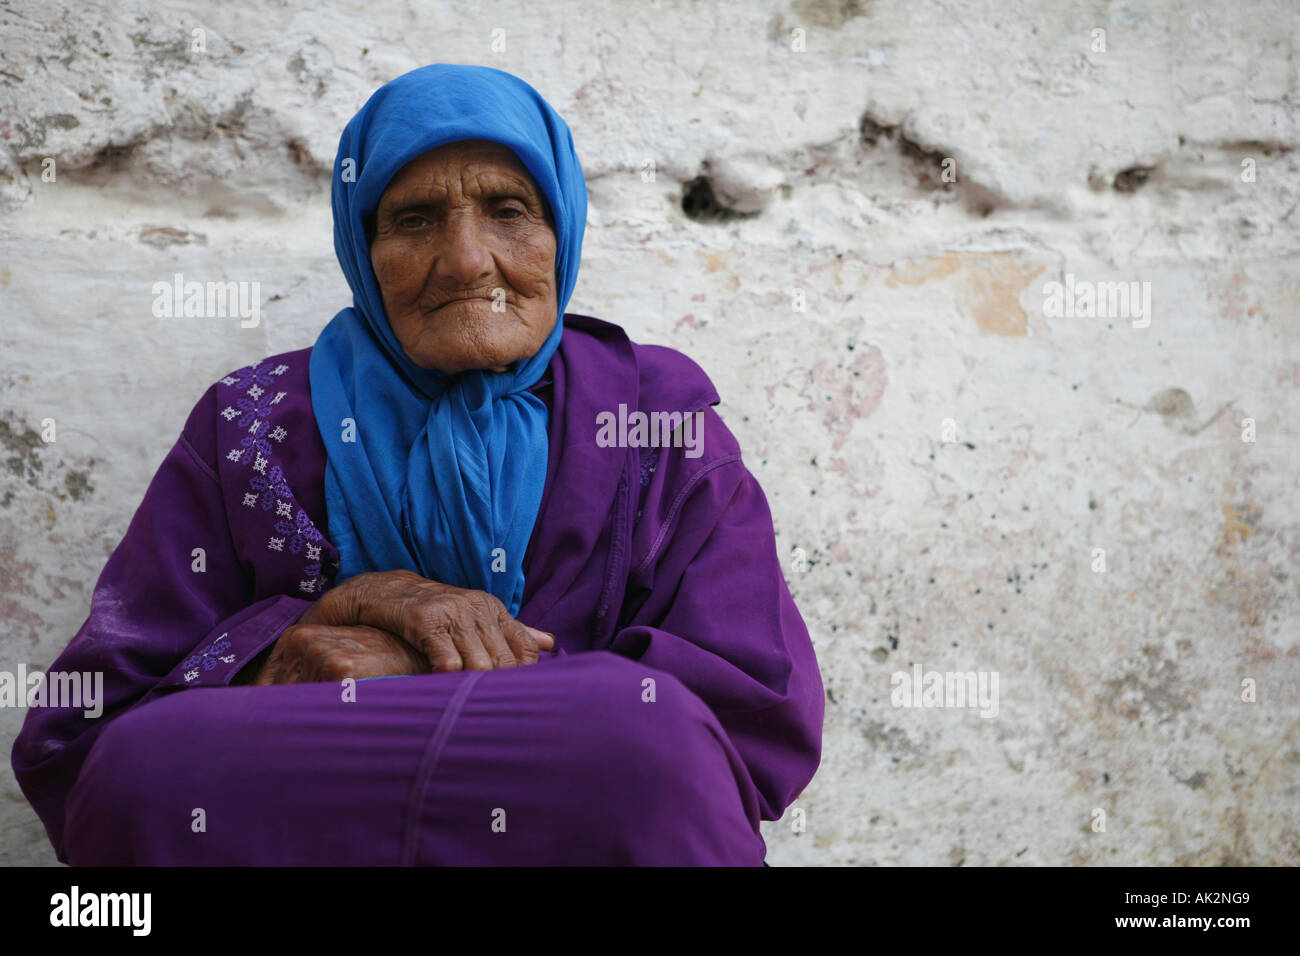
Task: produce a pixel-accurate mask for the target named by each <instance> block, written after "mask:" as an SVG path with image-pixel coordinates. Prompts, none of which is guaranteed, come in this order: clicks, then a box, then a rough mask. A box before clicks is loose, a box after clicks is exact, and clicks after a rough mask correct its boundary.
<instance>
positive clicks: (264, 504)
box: [185, 360, 337, 680]
mask: <svg viewBox="0 0 1300 956" xmlns="http://www.w3.org/2000/svg"><path fill="white" fill-rule="evenodd" d="M288 370H289V366H287V365H277V366H275V367H274V368H271V367H270V366H268V365H266V362H265V360H263V361H261V362H255V363H254V364H252V365H250V366H248V367H247V368H242V369H240V370H239V371H238V372H233V373H232V374H230V375H229V376H227V377H226V378H224V379H222V380H221V381H222V384H223V385H227V386H229V387H230V388H232V389H235V390H243V392H244V394H243V395H241V396H239V397H237V398H234V399H232V401H231V402H230V404H228V405H227V406H226V408H225V409H224V410H223V411H222V413H221V414H222V417H223V418H225V420H226V421H228V422H234V419H235V418H236V417H238V419H239V420H238V422H234V425H235V427H238V428H241V429H244V430H245V434H244V435H243V436H242V437H241V438H240V440H239V447H238V448H233V449H231V450H230V451H229V452H228V453H227V454H226V459H227V460H228V461H231V462H235V463H237V464H240V465H249V466H250V472H251V473H250V474H249V476H248V490H247V491H245V492H244V495H243V499H242V500H243V504H244V506H245V507H248V508H257V507H260V508H261V510H262V511H264V512H267V513H268V514H273V515H274V518H275V520H274V522H273V523H272V525H271V527H270V528H268V529H267V530H268V531H274V534H271V535H268V537H267V538H266V539H265V541H266V545H265V547H266V548H267V550H268V551H272V552H278V553H283V552H284V551H286V550H287V551H288V552H289V553H290V554H303V553H304V552H305V553H306V557H307V563H306V564H305V565H304V566H303V569H302V575H303V577H302V579H301V580H300V581H299V582H298V590H299V591H301V592H302V593H303V594H306V595H314V594H319V593H321V592H322V591H324V590H325V585H326V581H325V578H324V576H323V575H322V563H323V561H322V550H323V548H324V544H325V537H324V535H322V534H321V533H320V531H319V530H318V529H317V528H316V526H315V525H314V524H313V523H312V520H311V518H310V517H309V516H308V515H307V512H306V511H304V510H303V509H302V508H300V507H298V503H297V501H296V500H295V498H294V496H293V490H292V489H291V488H290V487H289V483H288V482H287V481H286V480H285V476H284V469H283V468H281V467H280V465H278V464H275V463H274V461H275V446H276V445H278V444H280V443H282V442H283V441H284V440H285V439H286V438H288V437H289V432H288V430H287V429H285V427H284V426H283V425H281V424H277V423H273V422H272V421H271V417H272V416H273V415H274V413H275V411H276V406H277V405H279V404H280V400H281V399H283V398H285V396H286V395H287V394H288V393H287V392H283V391H280V392H274V393H272V392H271V391H270V390H269V389H268V388H267V386H271V385H274V384H275V379H276V378H277V377H278V376H280V375H283V374H284V373H285V372H287V371H288ZM329 563H330V567H331V568H332V569H333V570H334V571H337V560H336V559H335V558H334V556H333V555H330V562H329ZM198 663H199V662H198V659H197V658H196V659H195V664H196V665H197V664H198ZM186 666H187V667H189V666H190V662H189V661H187V662H186ZM204 666H206V665H204ZM193 673H194V675H195V677H197V676H198V670H197V666H196V667H195V668H194V669H193ZM185 679H186V680H193V679H194V678H192V677H190V676H189V674H188V673H187V674H186V677H185Z"/></svg>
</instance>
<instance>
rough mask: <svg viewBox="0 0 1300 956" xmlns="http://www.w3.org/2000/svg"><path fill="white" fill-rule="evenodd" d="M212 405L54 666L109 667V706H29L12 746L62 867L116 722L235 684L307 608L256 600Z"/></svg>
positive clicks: (176, 454)
mask: <svg viewBox="0 0 1300 956" xmlns="http://www.w3.org/2000/svg"><path fill="white" fill-rule="evenodd" d="M214 402H215V392H214V391H213V390H210V391H209V392H208V393H207V394H206V395H205V396H204V397H203V399H202V400H201V401H200V402H199V404H198V406H196V408H195V409H194V412H193V413H192V414H191V415H190V419H189V422H188V423H187V425H186V427H185V431H184V432H183V433H182V435H181V437H180V439H179V440H178V441H177V443H176V444H175V445H174V446H173V447H172V449H171V451H170V452H169V453H168V454H167V457H166V458H165V459H164V460H163V463H162V465H161V467H159V469H158V472H157V473H156V474H155V475H154V477H153V480H152V481H151V483H150V485H149V488H148V490H147V492H146V493H145V496H144V500H143V502H142V503H141V504H140V507H139V508H138V509H137V511H136V513H135V516H134V517H133V518H132V519H131V523H130V526H129V527H128V528H127V532H126V536H125V537H124V538H123V539H122V542H121V543H120V544H119V545H118V547H117V549H116V550H115V551H114V552H113V554H112V556H111V557H110V558H109V560H108V564H107V566H106V567H105V568H104V571H103V573H102V574H101V575H100V577H99V581H98V582H97V583H96V585H95V590H94V594H93V595H92V597H91V607H90V616H89V617H88V618H87V620H86V622H85V624H83V625H82V627H81V630H79V631H78V632H77V634H76V636H75V637H74V638H73V639H72V642H71V643H70V644H69V645H68V646H67V648H66V649H65V650H64V651H63V653H62V654H60V655H59V657H58V659H57V660H55V661H54V663H53V664H52V665H50V668H49V671H50V672H55V673H72V672H77V673H81V674H83V675H84V674H91V675H94V674H102V675H103V677H102V680H103V684H102V688H103V690H102V695H101V697H100V699H99V700H98V701H97V702H96V703H97V705H98V706H97V709H99V710H100V711H101V712H100V713H99V715H98V716H97V717H87V716H85V712H86V708H85V707H32V708H30V709H29V710H28V712H27V717H26V720H25V721H24V723H23V726H22V730H21V731H20V732H19V734H18V737H17V739H16V740H15V741H14V747H13V754H12V765H13V770H14V775H15V776H16V777H17V779H18V784H19V786H20V787H21V788H22V791H23V793H24V795H26V797H27V799H28V800H29V801H30V802H31V804H32V806H33V807H34V808H35V810H36V813H37V814H38V815H39V816H40V818H41V821H42V822H43V823H44V824H45V830H46V833H47V834H48V835H49V838H50V842H51V843H52V844H53V846H54V849H55V852H56V853H57V854H58V857H59V859H60V860H61V861H64V862H66V859H65V856H64V849H63V826H64V803H65V801H66V799H67V796H68V792H69V791H70V790H71V789H72V786H73V784H74V783H75V782H76V779H77V775H78V773H79V772H80V769H81V765H82V762H83V761H84V760H85V758H86V754H87V753H88V752H89V750H90V748H91V746H92V745H93V744H94V742H95V740H96V739H98V737H99V735H100V733H102V732H103V729H104V727H105V726H106V725H107V724H108V723H109V721H111V720H113V719H114V718H115V717H118V716H119V715H121V714H123V713H125V712H126V711H128V710H130V709H132V708H134V707H139V706H140V705H141V704H144V703H146V702H147V701H150V700H153V699H154V698H155V697H157V696H159V695H160V694H164V693H169V692H174V691H175V690H177V689H179V688H182V687H194V686H201V685H209V686H211V685H223V684H228V683H229V682H230V679H231V677H233V676H234V674H235V673H236V672H237V671H238V670H239V668H240V667H241V666H242V665H243V664H245V663H247V662H248V661H249V660H250V659H251V658H252V657H253V656H255V655H256V654H257V653H258V652H259V651H260V650H261V649H262V648H264V647H265V646H266V645H267V644H269V643H271V641H273V640H274V639H275V638H276V637H278V636H279V634H280V633H281V632H282V631H283V630H284V629H285V628H286V627H287V626H288V625H289V624H292V623H293V622H294V621H296V620H297V619H298V617H299V616H300V615H301V614H302V612H303V610H304V609H306V608H307V607H308V606H309V605H310V603H311V602H310V601H307V600H303V599H300V598H293V597H288V596H276V597H270V598H267V599H265V600H263V601H260V602H258V603H257V604H253V605H251V606H250V601H251V590H250V588H249V585H248V582H247V575H246V573H245V570H244V568H243V567H242V566H241V562H240V559H239V556H238V554H237V553H236V551H235V546H234V542H233V541H232V539H231V536H230V531H229V529H228V525H227V516H226V509H225V503H224V500H223V496H222V492H221V486H220V483H219V481H218V478H217V473H216V471H215V469H214V467H213V454H214V451H215V434H214V423H215V415H216V409H215V405H214ZM198 549H202V550H201V552H199V551H198ZM84 679H85V678H83V681H84Z"/></svg>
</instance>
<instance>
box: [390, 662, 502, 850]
mask: <svg viewBox="0 0 1300 956" xmlns="http://www.w3.org/2000/svg"><path fill="white" fill-rule="evenodd" d="M486 673H487V671H475V672H474V673H473V674H471V675H470V676H469V677H468V678H467V679H466V680H465V683H463V684H461V685H460V687H458V688H456V693H455V694H454V695H452V698H451V700H450V701H449V702H448V703H447V709H446V710H445V711H444V712H443V715H442V719H441V720H439V721H438V726H437V727H436V728H435V729H434V731H433V735H432V736H431V737H430V738H429V743H428V745H427V746H426V747H425V748H424V755H423V756H422V757H421V758H420V767H419V769H418V770H417V771H416V775H415V780H414V782H412V784H411V796H410V799H409V800H408V801H407V805H406V825H405V826H404V827H403V828H402V857H401V865H402V866H414V865H415V850H416V844H417V843H418V836H419V832H420V826H419V822H420V815H421V812H422V811H423V809H424V799H425V797H426V796H427V795H428V790H429V781H430V780H431V779H433V771H434V769H435V768H436V767H437V765H438V758H439V757H441V756H442V748H443V746H444V745H445V744H446V743H447V738H448V737H449V736H451V728H452V725H453V724H455V723H456V719H457V718H458V717H459V716H460V711H461V708H462V707H464V706H465V701H466V699H467V698H468V697H469V693H470V691H471V690H473V689H474V685H475V684H477V683H478V681H479V678H481V677H482V676H483V675H484V674H486Z"/></svg>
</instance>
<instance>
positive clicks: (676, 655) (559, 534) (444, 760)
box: [13, 64, 824, 865]
mask: <svg viewBox="0 0 1300 956" xmlns="http://www.w3.org/2000/svg"><path fill="white" fill-rule="evenodd" d="M333 210H334V247H335V251H336V252H337V255H338V259H339V263H340V265H341V266H342V267H343V271H344V273H345V275H346V276H347V280H348V283H349V285H350V286H351V288H352V292H353V307H352V308H350V309H344V310H343V311H341V312H339V313H338V315H336V316H335V317H334V319H333V320H332V321H331V322H330V323H329V325H327V326H326V327H325V329H324V331H323V332H322V333H321V335H320V338H319V339H318V340H317V342H316V344H315V346H314V347H313V348H311V349H303V350H301V351H297V352H289V353H287V354H283V355H276V356H272V357H271V358H267V359H264V360H262V361H260V362H255V363H254V364H252V365H250V366H248V367H246V368H243V369H240V370H239V371H237V372H234V373H232V374H230V375H228V376H227V377H225V378H223V379H221V381H219V382H217V383H216V384H214V385H213V386H212V387H211V388H210V389H208V391H207V392H206V393H205V394H204V396H203V397H202V399H200V400H199V403H198V405H197V406H196V407H195V408H194V410H193V411H192V412H191V413H190V416H189V420H188V421H187V423H186V425H185V429H184V431H183V432H182V434H181V436H180V438H179V440H178V441H177V443H176V445H175V447H173V449H172V450H171V452H170V453H169V454H168V455H167V457H166V459H165V460H164V461H163V463H162V466H161V467H160V469H159V470H158V473H157V475H156V476H155V477H154V479H153V482H152V483H151V485H150V486H149V489H148V491H147V493H146V495H145V498H144V501H143V503H142V504H141V505H140V508H139V510H138V511H137V512H136V514H135V517H134V519H133V520H132V522H131V524H130V527H129V528H128V530H127V533H126V537H125V539H124V540H123V541H122V543H121V544H120V546H119V547H118V548H117V550H116V551H115V552H114V553H113V555H112V557H111V558H110V560H109V562H108V565H107V567H106V568H105V570H104V572H103V575H102V576H101V577H100V579H99V582H98V584H97V586H96V588H95V592H94V596H93V600H92V604H91V611H90V617H89V619H88V620H87V621H86V623H85V625H84V626H83V627H82V628H81V631H80V632H79V633H78V634H77V635H76V637H75V638H74V639H73V640H72V642H71V644H70V645H69V646H68V647H67V649H66V650H65V651H64V652H63V654H62V655H61V656H60V657H59V659H58V660H57V661H56V662H55V663H54V664H53V665H52V668H51V670H53V671H58V672H71V671H79V672H87V671H100V672H103V674H104V688H105V689H104V705H105V709H104V713H103V716H102V718H101V719H98V720H95V719H91V718H87V717H86V716H84V714H83V713H82V711H80V710H76V709H71V708H64V709H43V710H35V709H34V710H32V711H30V712H29V714H28V717H27V721H26V723H25V725H24V727H23V729H22V732H21V734H20V735H19V737H18V739H17V742H16V743H15V746H14V752H13V766H14V771H15V773H16V774H17V777H18V781H19V783H20V785H21V786H22V789H23V792H24V793H25V794H26V796H27V797H28V799H29V800H30V801H31V803H32V805H33V807H35V809H36V812H37V813H38V814H39V815H40V817H41V819H42V821H43V822H44V824H45V827H46V830H47V832H48V834H49V838H50V840H51V842H52V843H53V845H54V848H55V850H56V852H57V854H58V856H59V859H60V860H63V861H66V862H69V863H73V864H101V865H103V864H108V865H112V864H132V863H136V864H253V865H258V864H308V865H314V864H489V863H491V864H574V863H593V864H608V863H639V864H680V863H691V864H742V865H758V864H760V863H762V862H763V857H764V849H765V848H764V843H763V840H762V838H761V836H760V834H759V821H760V820H775V819H778V818H779V817H780V816H781V815H782V814H783V812H784V811H785V808H786V807H787V806H788V805H789V803H790V802H791V800H793V799H794V798H795V797H796V796H797V795H798V794H799V792H800V791H801V790H802V788H803V787H804V786H805V785H806V784H807V783H808V781H809V780H810V779H811V778H812V776H813V773H814V772H815V770H816V768H817V764H818V761H819V758H820V753H821V727H822V716H823V708H824V702H823V696H822V684H821V679H820V676H819V674H818V671H817V663H816V659H815V657H814V655H813V649H812V645H811V642H810V641H809V637H808V633H807V630H806V628H805V626H804V624H803V622H802V620H801V619H800V616H799V612H798V611H797V610H796V608H795V606H794V603H793V602H792V600H791V598H790V594H789V591H788V589H787V587H786V584H785V580H784V578H783V576H782V569H781V564H780V561H779V560H778V557H777V553H776V547H775V540H774V533H773V527H772V519H771V515H770V513H769V511H768V507H767V503H766V500H765V498H764V496H763V493H762V491H761V489H760V488H759V486H758V484H757V482H756V481H755V480H754V478H753V476H752V475H751V474H750V473H749V471H748V470H746V468H745V466H744V464H743V463H742V461H741V457H740V449H739V447H738V446H737V443H736V440H735V439H734V438H733V437H732V435H731V433H730V432H729V431H728V430H727V428H726V427H725V426H724V425H723V423H722V421H721V419H720V418H719V417H718V416H717V414H716V413H715V412H714V411H713V409H712V408H711V406H712V405H714V404H716V403H717V402H718V401H719V399H718V396H717V394H716V393H715V391H714V389H713V386H712V384H711V383H710V382H709V379H708V378H707V377H706V376H705V375H704V373H703V372H702V371H701V370H700V369H699V367H698V366H696V365H695V364H694V363H693V362H692V361H690V360H689V359H688V358H686V357H685V356H683V355H681V354H679V353H677V352H675V351H672V350H670V349H666V348H661V347H655V346H642V345H636V344H634V343H632V342H631V341H629V340H628V338H627V336H626V335H625V334H624V333H623V331H622V329H620V328H619V327H618V326H615V325H612V324H610V323H608V322H602V321H600V320H598V319H594V318H590V317H587V316H581V315H575V314H572V313H565V311H564V307H565V305H566V303H567V302H568V300H569V297H570V295H571V294H572V291H573V287H574V284H575V281H576V279H577V275H578V263H579V259H580V256H581V249H582V236H583V229H584V224H585V220H586V210H587V199H586V185H585V182H584V179H583V174H582V170H581V167H580V165H579V163H578V158H577V155H576V153H575V151H574V147H573V142H572V138H571V136H570V133H569V130H568V127H567V126H566V125H565V123H564V121H563V120H562V119H561V118H560V117H559V116H558V115H557V114H556V113H555V112H554V110H552V109H551V107H550V106H549V105H548V104H547V103H546V102H545V101H544V100H543V99H542V98H541V96H540V95H539V94H538V93H537V92H536V91H535V90H534V89H532V87H530V86H529V85H528V84H527V83H524V82H523V81H522V80H520V79H518V78H516V77H513V76H511V75H509V74H507V73H503V72H501V71H499V70H494V69H489V68H486V67H471V66H452V65H446V64H436V65H433V66H429V67H425V68H423V69H419V70H415V71H413V72H411V73H408V74H406V75H405V76H402V77H399V78H398V79H396V80H394V81H392V82H391V83H388V84H387V85H386V86H384V87H382V88H381V89H380V90H379V91H378V92H376V93H375V94H374V95H373V96H372V97H371V98H370V100H369V102H367V103H366V105H365V106H364V107H363V108H362V110H361V111H360V112H359V113H358V114H357V116H356V117H355V118H354V119H353V120H352V121H351V122H350V123H349V124H348V126H347V128H346V129H345V130H344V133H343V137H342V140H341V142H340V144H339V152H338V157H337V160H336V162H335V176H334V181H333ZM638 413H641V415H642V417H643V418H649V419H651V420H654V421H663V420H666V421H669V422H672V423H677V422H681V423H682V424H681V426H680V427H679V428H678V429H677V430H676V431H675V432H674V433H673V435H672V437H673V438H674V439H675V440H674V441H667V442H665V441H663V440H662V439H663V438H664V435H663V434H662V433H660V434H658V435H657V436H656V435H651V434H648V433H647V431H646V430H645V429H644V428H632V429H631V431H630V432H629V431H628V430H627V428H626V427H625V425H626V420H630V419H632V418H633V417H634V416H635V415H637V414H638ZM613 415H617V416H620V422H621V423H622V424H621V425H620V428H619V429H617V430H615V429H613V428H604V429H602V426H601V424H600V423H601V422H605V423H606V424H608V422H609V421H610V418H611V416H613ZM692 428H694V429H695V430H696V433H695V434H694V436H693V437H692V439H691V440H690V441H689V442H687V441H685V440H683V436H684V435H685V434H686V433H688V432H690V431H691V429H692ZM615 431H617V436H618V439H619V440H618V441H612V440H611V436H612V435H614V433H615Z"/></svg>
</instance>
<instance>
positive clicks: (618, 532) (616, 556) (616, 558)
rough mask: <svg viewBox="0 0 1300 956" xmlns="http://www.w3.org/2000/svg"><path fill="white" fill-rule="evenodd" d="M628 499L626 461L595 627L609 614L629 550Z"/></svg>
mask: <svg viewBox="0 0 1300 956" xmlns="http://www.w3.org/2000/svg"><path fill="white" fill-rule="evenodd" d="M627 501H628V465H627V463H624V466H623V474H622V476H621V477H620V478H619V481H618V491H617V492H616V493H615V495H614V508H613V515H614V526H613V528H611V529H610V542H609V545H610V546H609V563H608V564H607V566H606V568H605V586H604V588H602V589H601V593H600V600H599V601H598V602H597V604H596V618H595V620H594V621H593V622H592V625H593V628H594V627H598V626H600V625H603V624H604V621H605V618H606V617H608V616H609V602H610V598H611V596H612V595H613V593H614V580H615V578H616V576H617V575H618V570H619V568H620V567H622V565H623V553H624V552H625V551H626V550H627V542H626V541H625V540H624V539H625V537H626V532H625V528H626V525H627ZM593 636H594V635H593Z"/></svg>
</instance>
